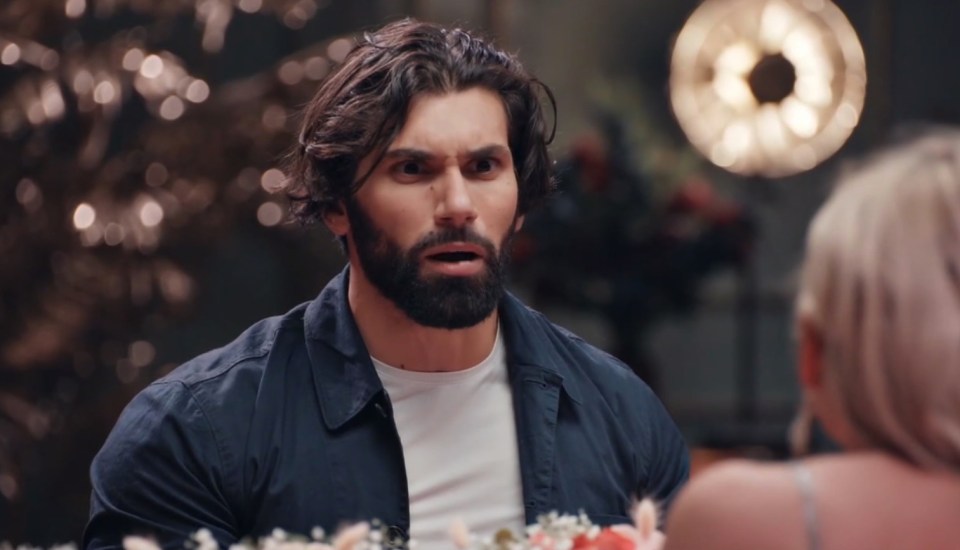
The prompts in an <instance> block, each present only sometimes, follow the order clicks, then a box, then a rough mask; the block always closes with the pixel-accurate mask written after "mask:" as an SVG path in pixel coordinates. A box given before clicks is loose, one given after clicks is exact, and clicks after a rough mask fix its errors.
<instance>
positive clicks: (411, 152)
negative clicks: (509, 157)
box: [383, 144, 510, 162]
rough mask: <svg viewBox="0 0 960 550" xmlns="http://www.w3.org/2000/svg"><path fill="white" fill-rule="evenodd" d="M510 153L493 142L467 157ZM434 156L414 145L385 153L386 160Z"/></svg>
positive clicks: (423, 159)
mask: <svg viewBox="0 0 960 550" xmlns="http://www.w3.org/2000/svg"><path fill="white" fill-rule="evenodd" d="M509 153H510V149H509V148H507V147H506V146H504V145H500V144H493V145H486V146H483V147H480V148H479V149H474V150H473V151H468V152H467V154H466V157H467V158H471V159H477V158H485V157H491V156H497V155H503V154H509ZM433 157H434V155H433V154H431V153H429V152H428V151H424V150H423V149H415V148H412V147H400V148H397V149H391V150H389V151H387V152H386V153H384V155H383V158H384V160H386V159H396V158H403V159H410V160H416V161H421V162H426V161H429V160H430V159H432V158H433Z"/></svg>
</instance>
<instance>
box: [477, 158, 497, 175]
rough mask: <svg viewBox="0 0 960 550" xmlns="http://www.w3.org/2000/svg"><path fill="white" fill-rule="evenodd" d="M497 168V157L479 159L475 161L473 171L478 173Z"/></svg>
mask: <svg viewBox="0 0 960 550" xmlns="http://www.w3.org/2000/svg"><path fill="white" fill-rule="evenodd" d="M496 168H497V161H496V160H495V159H479V160H477V161H475V162H474V163H473V171H474V172H477V173H484V172H492V171H494V170H496Z"/></svg>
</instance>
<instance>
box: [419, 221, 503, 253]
mask: <svg viewBox="0 0 960 550" xmlns="http://www.w3.org/2000/svg"><path fill="white" fill-rule="evenodd" d="M448 243H469V244H475V245H477V246H481V247H483V249H484V250H485V251H486V253H487V257H488V258H494V257H496V254H497V249H496V247H495V246H494V245H493V243H492V242H491V241H490V240H489V239H487V238H484V237H483V236H481V235H480V234H478V233H477V232H476V231H474V230H473V228H470V227H447V228H443V229H440V230H437V231H431V232H430V233H429V234H427V235H426V236H424V237H423V238H422V239H420V240H419V241H417V243H416V244H414V245H413V247H411V248H410V252H409V255H410V256H411V257H418V256H419V255H420V254H421V253H423V251H425V250H426V249H428V248H430V247H433V246H438V245H442V244H448Z"/></svg>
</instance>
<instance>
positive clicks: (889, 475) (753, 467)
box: [665, 452, 960, 550]
mask: <svg viewBox="0 0 960 550" xmlns="http://www.w3.org/2000/svg"><path fill="white" fill-rule="evenodd" d="M805 493H806V494H805ZM918 502H923V503H925V504H924V505H923V506H917V503H918ZM811 506H812V509H813V511H814V513H815V516H816V518H817V519H816V520H815V525H814V526H813V527H814V528H815V529H816V530H817V533H818V536H819V537H820V539H821V540H823V541H824V542H825V543H827V546H828V547H831V548H904V547H916V548H931V549H932V548H938V549H939V548H953V547H955V541H956V540H957V539H958V538H960V525H958V524H957V523H956V521H955V511H956V510H957V509H960V476H957V475H955V474H948V473H939V474H938V473H932V472H928V471H924V470H921V469H919V468H916V467H914V466H911V465H909V464H906V463H904V462H903V461H901V460H898V459H896V458H895V457H892V456H889V455H887V454H885V453H880V452H862V453H839V454H833V455H823V456H817V457H814V458H808V459H804V460H802V461H795V462H779V463H761V462H753V461H746V460H731V461H726V462H723V463H721V464H719V465H717V466H714V467H711V468H708V469H706V470H704V471H703V472H702V473H700V474H698V475H696V476H694V477H693V478H692V479H691V480H690V482H689V483H688V485H687V487H686V488H685V489H684V490H683V491H682V492H681V494H680V495H679V496H678V497H677V500H676V501H675V503H674V505H673V508H672V510H671V513H670V517H669V520H668V523H667V531H666V532H667V544H666V546H665V548H666V549H667V550H684V549H694V548H696V549H699V550H706V549H716V550H722V549H727V548H730V549H735V548H736V549H742V548H783V549H786V548H798V549H801V548H808V547H809V546H808V544H809V542H810V541H809V540H808V537H809V535H808V534H807V525H806V523H805V522H806V521H808V520H807V519H805V518H806V517H807V516H806V514H808V513H809V508H808V507H811Z"/></svg>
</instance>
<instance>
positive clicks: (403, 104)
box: [287, 19, 557, 223]
mask: <svg viewBox="0 0 960 550" xmlns="http://www.w3.org/2000/svg"><path fill="white" fill-rule="evenodd" d="M474 87H482V88H486V89H488V90H491V91H493V92H496V93H497V94H499V96H500V98H501V99H502V101H503V105H504V108H505V109H506V113H507V121H508V133H509V135H508V140H509V145H510V151H511V154H512V156H513V163H514V167H515V170H516V175H517V182H518V185H519V190H518V213H519V214H524V213H526V212H527V211H528V210H529V209H530V208H531V206H533V205H534V204H535V203H536V202H538V201H539V200H541V199H543V198H544V197H546V196H547V195H548V194H549V193H550V192H551V191H552V190H553V189H554V186H555V183H554V178H553V174H552V167H551V165H550V160H549V157H548V154H547V145H549V144H550V142H551V141H552V140H553V137H554V134H555V131H556V124H555V123H554V126H553V130H551V131H550V134H549V136H548V135H547V131H546V123H545V122H544V115H543V109H542V106H541V101H540V96H539V94H538V91H539V90H542V91H543V92H544V93H545V94H546V96H547V98H548V99H549V101H550V106H551V108H552V111H553V113H552V114H553V117H554V120H556V110H557V109H556V102H555V101H554V98H553V94H552V93H551V91H550V89H549V88H548V87H547V86H546V85H545V84H543V83H541V82H540V81H539V80H537V79H536V78H534V77H533V76H532V75H530V74H529V73H528V72H527V71H526V70H524V68H523V67H522V66H521V65H520V62H519V61H518V60H517V59H516V58H515V57H513V56H511V55H509V54H507V53H505V52H503V51H501V50H499V49H497V48H495V47H494V46H492V45H491V44H489V43H487V42H485V41H483V40H481V39H479V38H476V37H474V36H471V35H470V34H469V33H467V32H465V31H463V30H460V29H453V30H448V29H445V28H442V27H439V26H437V25H433V24H429V23H422V22H419V21H415V20H412V19H404V20H401V21H397V22H394V23H390V24H388V25H386V26H384V27H382V28H381V29H380V30H378V31H376V32H373V33H367V34H364V36H363V38H362V39H361V40H360V41H359V44H358V45H357V47H356V48H354V49H353V51H351V52H350V54H349V55H348V56H347V57H346V59H345V60H344V61H343V64H342V65H341V66H340V67H339V68H338V70H337V71H335V72H334V73H332V74H331V75H330V76H329V77H328V78H327V79H326V80H325V81H324V82H323V84H322V85H321V86H320V89H319V90H318V91H317V93H316V95H315V96H314V98H313V100H312V101H311V102H310V103H309V104H308V105H307V107H306V109H305V112H304V117H303V122H302V126H301V130H300V143H299V145H298V146H297V147H296V148H295V150H294V151H293V152H292V153H291V154H290V155H289V157H288V162H287V174H288V175H289V177H290V180H289V184H288V187H287V195H288V197H289V198H290V200H291V206H292V213H293V215H294V217H295V218H296V219H298V220H299V221H300V222H302V223H313V222H316V221H319V220H320V219H321V218H322V217H323V216H324V214H326V213H328V212H330V211H339V209H340V204H341V202H342V201H345V200H347V199H348V198H349V197H350V196H352V195H353V193H355V192H356V190H357V189H359V188H360V186H362V185H363V183H364V181H365V180H366V178H367V177H368V176H369V173H368V174H357V170H358V166H359V163H360V161H361V160H362V159H363V158H365V157H366V156H367V155H369V154H371V153H374V152H379V154H380V155H383V153H384V152H385V150H386V147H387V145H389V143H390V142H391V141H392V140H393V139H394V138H395V137H396V136H397V134H398V133H399V131H400V129H401V128H402V127H403V125H404V123H405V122H406V117H407V111H408V107H409V104H410V101H411V99H412V98H413V97H414V96H416V95H418V94H422V93H445V92H454V91H460V90H466V89H469V88H474ZM374 165H376V163H375V164H374Z"/></svg>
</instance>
